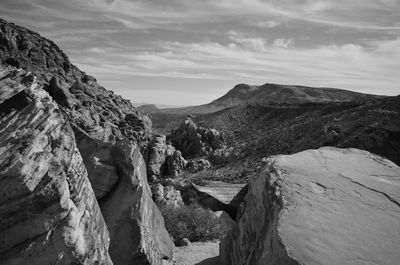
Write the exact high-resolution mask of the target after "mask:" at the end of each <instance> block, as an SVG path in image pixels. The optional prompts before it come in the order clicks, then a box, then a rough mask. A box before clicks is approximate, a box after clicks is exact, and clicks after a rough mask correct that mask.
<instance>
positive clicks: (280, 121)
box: [197, 96, 400, 164]
mask: <svg viewBox="0 0 400 265" xmlns="http://www.w3.org/2000/svg"><path fill="white" fill-rule="evenodd" d="M197 121H198V122H203V123H204V124H207V125H208V126H211V127H215V128H216V129H218V130H220V131H222V132H223V133H224V134H225V136H226V137H227V139H228V143H229V144H231V145H233V146H236V147H238V148H242V151H243V152H244V153H247V154H248V155H246V156H249V157H253V158H255V157H257V158H260V157H264V156H268V155H273V154H291V153H294V152H299V151H302V150H306V149H314V148H319V147H321V146H336V147H343V148H347V147H353V148H359V149H364V150H367V151H370V152H372V153H375V154H379V155H382V156H384V157H386V158H389V159H390V160H392V161H393V162H395V163H397V164H400V96H397V97H386V98H381V99H374V100H369V101H366V102H364V103H359V102H358V103H357V102H347V103H327V104H320V103H308V104H294V105H271V106H262V105H240V106H236V107H232V108H229V109H226V110H223V111H220V112H216V113H211V114H208V115H204V116H199V117H197ZM241 146H245V147H241Z"/></svg>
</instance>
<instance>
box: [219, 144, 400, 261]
mask: <svg viewBox="0 0 400 265" xmlns="http://www.w3.org/2000/svg"><path fill="white" fill-rule="evenodd" d="M267 162H268V165H267V166H266V169H265V170H262V171H261V174H260V176H259V177H258V178H257V179H256V180H255V181H254V182H252V183H251V184H250V187H249V191H248V194H247V196H246V198H245V209H244V212H243V215H242V217H241V218H240V219H239V220H238V224H237V225H236V226H235V227H234V228H233V230H231V231H230V232H229V233H228V235H227V236H226V237H225V238H224V240H223V241H222V242H221V248H220V254H221V262H222V264H230V265H231V264H232V265H235V264H311V265H312V264H393V265H395V264H398V261H399V260H400V252H399V251H398V246H399V244H400V233H398V229H399V227H400V211H399V205H400V168H399V167H398V166H396V165H395V164H394V163H392V162H390V161H389V160H387V159H385V158H382V157H380V156H377V155H374V154H371V153H369V152H367V151H361V150H358V149H337V148H331V147H325V148H320V149H318V150H308V151H304V152H301V153H297V154H294V155H281V156H274V157H272V158H270V159H268V160H267Z"/></svg>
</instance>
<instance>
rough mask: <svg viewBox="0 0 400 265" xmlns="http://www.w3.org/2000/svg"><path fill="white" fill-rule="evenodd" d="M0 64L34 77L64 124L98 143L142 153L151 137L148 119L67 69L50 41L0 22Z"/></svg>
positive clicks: (91, 79)
mask: <svg viewBox="0 0 400 265" xmlns="http://www.w3.org/2000/svg"><path fill="white" fill-rule="evenodd" d="M0 62H3V63H4V64H8V65H13V66H16V67H18V68H22V69H25V70H27V71H31V72H32V73H34V74H35V75H36V76H37V77H39V82H40V83H42V84H43V85H44V89H45V90H46V91H48V92H49V94H50V95H51V96H52V97H53V99H54V100H55V101H56V102H57V103H58V104H59V107H60V109H61V110H62V112H63V114H64V115H65V116H67V117H68V120H69V121H70V122H71V123H72V124H74V125H76V126H77V127H78V128H80V129H82V130H84V131H85V132H86V133H88V134H89V135H90V136H91V137H93V138H95V139H99V140H103V141H114V140H115V139H123V138H128V139H130V140H132V141H136V142H137V143H138V145H139V146H140V147H141V148H142V150H144V148H145V147H146V145H147V142H148V140H149V139H150V134H151V121H150V119H149V117H148V116H147V115H145V114H143V113H142V112H141V111H138V110H137V109H136V108H134V107H133V106H132V104H131V103H130V102H129V101H128V100H125V99H123V98H122V97H121V96H117V95H115V94H114V93H113V92H112V91H108V90H106V89H105V88H103V87H102V86H100V85H99V84H98V83H97V82H96V79H95V78H94V77H92V76H89V75H86V73H84V72H82V71H80V70H79V69H78V68H77V67H76V66H74V65H72V64H71V63H70V61H69V59H68V57H67V55H66V54H65V53H63V52H62V51H61V49H60V48H59V47H58V46H57V45H56V44H54V43H53V42H52V41H50V40H48V39H46V38H43V37H41V36H40V35H39V34H37V33H35V32H32V31H30V30H28V29H25V28H23V27H19V26H16V25H14V24H12V23H8V22H6V21H4V20H1V19H0Z"/></svg>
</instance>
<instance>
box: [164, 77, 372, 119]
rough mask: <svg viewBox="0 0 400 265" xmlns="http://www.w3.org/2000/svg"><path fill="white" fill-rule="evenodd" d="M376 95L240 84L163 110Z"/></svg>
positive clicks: (186, 110) (206, 110)
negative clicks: (214, 95) (205, 98)
mask: <svg viewBox="0 0 400 265" xmlns="http://www.w3.org/2000/svg"><path fill="white" fill-rule="evenodd" d="M376 97H379V96H377V95H370V94H363V93H358V92H353V91H349V90H343V89H336V88H321V87H318V88H317V87H306V86H290V85H278V84H270V83H266V84H264V85H261V86H256V85H247V84H239V85H236V86H235V87H234V88H232V89H231V90H229V91H228V93H226V94H225V95H224V96H222V97H220V98H218V99H216V100H214V101H212V102H210V103H208V104H204V105H199V106H193V107H185V108H173V109H166V110H163V111H162V112H163V113H166V114H207V113H212V112H216V111H219V110H223V109H226V108H230V107H233V106H237V105H240V104H247V103H251V104H259V105H270V104H285V103H286V104H301V103H311V102H314V103H328V102H349V101H365V100H367V99H370V98H376Z"/></svg>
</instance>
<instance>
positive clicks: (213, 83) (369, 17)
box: [0, 0, 400, 106]
mask: <svg viewBox="0 0 400 265" xmlns="http://www.w3.org/2000/svg"><path fill="white" fill-rule="evenodd" d="M0 17H2V18H4V19H6V20H8V21H11V22H14V23H16V24H19V25H22V26H25V27H28V28H30V29H32V30H35V31H37V32H39V33H40V34H42V35H43V36H45V37H47V38H49V39H51V40H53V41H54V42H55V43H57V44H58V45H59V46H60V47H61V49H63V50H64V51H65V52H66V53H67V54H68V56H69V57H70V60H71V62H72V63H74V64H75V65H77V66H78V67H79V68H80V69H81V70H83V71H85V72H86V73H87V74H90V75H93V76H94V77H96V79H97V80H98V81H99V83H100V84H102V85H103V86H105V87H106V88H107V89H111V90H114V91H115V92H116V93H118V94H120V95H122V96H124V97H126V98H128V99H130V100H131V101H132V102H136V103H138V102H140V103H156V104H163V105H175V106H183V105H185V106H187V105H198V104H203V103H207V102H210V101H212V100H214V99H216V98H218V97H220V96H222V95H223V94H225V93H226V92H227V91H228V90H230V89H231V88H233V86H234V85H236V84H238V83H247V84H252V85H261V84H264V83H279V84H288V85H306V86H317V87H336V88H342V89H348V90H353V91H358V92H364V93H372V94H381V95H398V94H400V85H399V84H400V0H351V1H350V0H68V1H67V0H0Z"/></svg>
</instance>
